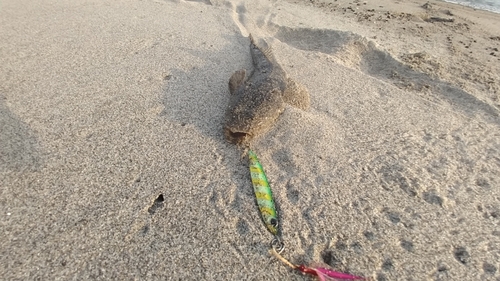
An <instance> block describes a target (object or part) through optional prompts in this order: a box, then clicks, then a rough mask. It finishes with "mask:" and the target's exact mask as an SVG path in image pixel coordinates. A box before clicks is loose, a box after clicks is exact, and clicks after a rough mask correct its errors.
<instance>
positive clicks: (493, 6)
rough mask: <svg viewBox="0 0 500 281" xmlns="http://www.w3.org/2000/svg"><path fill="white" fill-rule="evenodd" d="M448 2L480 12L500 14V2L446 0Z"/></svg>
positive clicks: (497, 0) (490, 0)
mask: <svg viewBox="0 0 500 281" xmlns="http://www.w3.org/2000/svg"><path fill="white" fill-rule="evenodd" d="M444 1H446V2H450V3H455V4H459V5H464V6H469V7H472V8H475V9H479V10H486V11H490V12H494V13H500V0H444Z"/></svg>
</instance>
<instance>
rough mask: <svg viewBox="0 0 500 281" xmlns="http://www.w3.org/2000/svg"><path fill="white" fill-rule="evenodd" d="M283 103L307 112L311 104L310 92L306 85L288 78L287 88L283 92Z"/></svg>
mask: <svg viewBox="0 0 500 281" xmlns="http://www.w3.org/2000/svg"><path fill="white" fill-rule="evenodd" d="M283 101H284V102H286V103H288V104H289V105H291V106H293V107H296V108H299V109H302V110H307V109H309V106H310V104H311V101H310V97H309V92H308V91H307V89H306V87H304V85H302V84H299V83H297V82H295V81H294V80H292V79H290V78H287V81H286V88H285V91H283Z"/></svg>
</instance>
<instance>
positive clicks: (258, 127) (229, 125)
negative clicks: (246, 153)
mask: <svg viewBox="0 0 500 281" xmlns="http://www.w3.org/2000/svg"><path fill="white" fill-rule="evenodd" d="M276 91H277V90H276ZM276 91H269V92H265V93H262V92H260V93H259V92H258V91H257V92H256V93H252V92H250V91H247V92H245V93H244V94H242V95H235V96H232V97H231V101H230V104H229V107H228V110H227V112H226V122H225V125H224V135H225V137H226V139H227V140H228V141H229V142H231V143H234V144H237V145H248V144H249V143H250V141H251V140H253V139H254V138H255V137H257V136H259V135H261V134H263V133H265V132H266V131H268V130H269V129H270V128H271V127H272V126H273V125H274V123H276V120H277V119H278V117H279V115H280V114H281V112H283V110H284V107H285V106H284V103H283V99H282V97H281V93H277V92H276Z"/></svg>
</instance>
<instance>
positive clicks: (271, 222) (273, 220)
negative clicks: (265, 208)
mask: <svg viewBox="0 0 500 281" xmlns="http://www.w3.org/2000/svg"><path fill="white" fill-rule="evenodd" d="M269 223H270V224H271V225H272V226H274V227H276V226H278V220H276V219H275V218H272V219H271V220H270V221H269Z"/></svg>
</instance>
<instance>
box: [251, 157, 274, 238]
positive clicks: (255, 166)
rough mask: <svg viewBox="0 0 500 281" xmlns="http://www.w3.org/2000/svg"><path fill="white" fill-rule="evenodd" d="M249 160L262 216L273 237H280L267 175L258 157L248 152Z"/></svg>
mask: <svg viewBox="0 0 500 281" xmlns="http://www.w3.org/2000/svg"><path fill="white" fill-rule="evenodd" d="M248 158H249V159H250V176H251V178H252V184H253V190H254V192H255V198H256V199H257V205H258V206H259V210H260V216H261V218H262V220H263V221H264V224H265V225H266V227H267V229H268V230H269V232H271V233H272V234H273V235H278V215H277V212H276V207H275V205H274V200H273V193H272V192H271V187H270V186H269V183H268V181H267V177H266V174H265V173H264V169H263V168H262V165H261V164H260V162H259V159H258V158H257V155H255V153H254V152H253V151H251V150H249V151H248Z"/></svg>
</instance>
